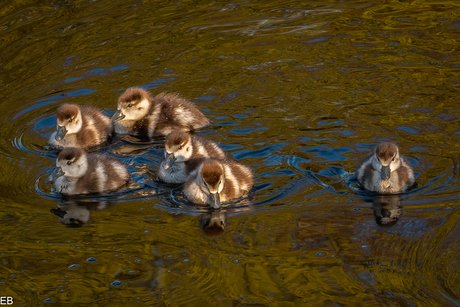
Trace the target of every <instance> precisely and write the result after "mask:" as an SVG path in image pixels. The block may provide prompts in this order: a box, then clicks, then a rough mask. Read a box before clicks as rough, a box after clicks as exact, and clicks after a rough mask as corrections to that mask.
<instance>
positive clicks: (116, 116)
mask: <svg viewBox="0 0 460 307" xmlns="http://www.w3.org/2000/svg"><path fill="white" fill-rule="evenodd" d="M125 117H126V116H125V115H123V113H122V112H121V110H118V111H117V112H115V114H113V116H112V121H113V122H114V123H115V122H117V121H119V120H122V119H123V118H125Z"/></svg>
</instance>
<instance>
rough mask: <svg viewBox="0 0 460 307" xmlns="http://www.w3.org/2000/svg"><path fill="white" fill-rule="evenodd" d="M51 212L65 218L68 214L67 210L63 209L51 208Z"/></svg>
mask: <svg viewBox="0 0 460 307" xmlns="http://www.w3.org/2000/svg"><path fill="white" fill-rule="evenodd" d="M50 212H51V213H52V214H54V215H57V216H59V217H60V218H63V217H64V216H65V215H66V214H67V212H66V211H62V210H61V209H51V210H50Z"/></svg>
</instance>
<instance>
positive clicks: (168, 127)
mask: <svg viewBox="0 0 460 307" xmlns="http://www.w3.org/2000/svg"><path fill="white" fill-rule="evenodd" d="M112 121H113V122H114V126H115V132H116V133H118V134H130V135H134V136H139V137H153V136H159V135H167V134H169V133H171V132H172V131H193V130H196V129H198V128H201V127H204V126H206V125H208V124H209V120H208V119H207V118H206V117H205V116H204V115H203V113H201V112H200V111H199V110H198V109H197V108H196V107H195V105H193V104H192V103H190V102H188V101H187V100H185V99H183V98H181V97H179V96H178V95H177V94H166V93H161V94H159V95H157V96H155V97H153V98H152V97H151V96H150V94H149V93H148V92H147V91H145V90H143V89H141V88H130V89H127V90H126V92H125V93H124V94H123V95H121V96H120V98H118V107H117V112H116V113H115V114H114V115H113V117H112Z"/></svg>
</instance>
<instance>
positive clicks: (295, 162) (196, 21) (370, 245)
mask: <svg viewBox="0 0 460 307" xmlns="http://www.w3.org/2000/svg"><path fill="white" fill-rule="evenodd" d="M459 6H460V4H459V3H458V1H390V0H389V1H384V0H376V1H359V0H356V1H335V0H331V1H321V2H318V1H306V2H290V1H273V2H269V1H265V2H260V1H257V2H256V1H252V2H249V1H246V2H235V3H228V2H221V1H217V2H212V3H208V2H205V1H201V2H197V1H195V2H190V1H175V2H166V1H105V0H101V1H89V0H83V1H65V0H62V1H52V0H48V1H38V2H37V1H30V0H23V1H20V0H17V1H3V2H1V4H0V52H1V60H0V119H1V123H2V126H1V131H0V134H1V137H0V178H1V179H0V191H1V196H0V230H1V234H2V237H3V238H2V240H1V241H0V296H11V297H13V299H14V300H15V303H18V304H26V305H29V306H37V305H41V304H43V305H46V304H47V303H50V304H53V303H54V304H59V303H71V302H72V303H81V304H84V303H91V304H98V305H107V306H108V305H110V306H113V304H121V303H130V304H136V306H137V305H145V306H148V305H150V306H152V305H164V306H178V305H183V306H243V305H249V304H260V305H263V306H459V305H460V262H459V259H460V257H459V256H460V253H459V252H460V247H459V240H460V197H459V192H460V186H459V185H460V182H459V153H458V152H459V147H460V145H459V144H460V142H459V138H460V128H459V117H460V104H459V102H458V96H459V86H460V74H459V71H460V55H459V43H460V30H459V28H460V7H459ZM132 86H140V87H143V88H145V89H148V90H150V92H151V93H152V94H158V93H160V92H164V91H166V92H178V93H180V94H181V95H182V96H183V97H185V98H187V99H190V100H191V101H193V102H194V103H196V104H197V106H198V108H199V109H201V110H202V111H203V112H204V113H205V114H206V116H207V117H208V118H210V119H211V121H212V123H213V124H212V125H211V126H210V127H208V128H206V129H204V130H202V131H200V133H202V134H204V135H205V136H206V137H208V138H209V139H211V140H213V141H216V142H218V143H219V144H221V145H222V147H223V148H224V149H225V150H226V152H227V154H228V155H229V156H230V157H232V158H233V159H235V160H237V161H239V162H240V163H243V164H245V165H248V166H250V167H251V168H252V170H253V171H254V173H255V176H256V188H255V192H254V195H253V196H252V197H251V198H250V199H249V200H246V201H243V202H240V203H237V204H233V205H231V206H228V207H226V208H225V209H224V210H222V211H221V212H208V211H206V210H205V209H204V208H199V207H194V206H192V205H190V204H188V203H186V202H185V201H184V199H183V195H182V193H181V189H180V187H179V188H177V187H172V186H167V185H164V184H161V183H159V182H157V181H156V173H157V164H158V162H159V161H160V159H161V157H162V154H163V140H164V139H162V138H157V139H153V140H151V141H149V142H141V141H139V140H136V139H134V138H129V137H124V138H115V139H114V141H113V142H112V143H111V144H109V145H108V146H103V147H100V148H97V149H96V150H97V151H102V152H107V153H108V154H110V155H112V156H114V157H116V158H117V159H119V160H120V161H122V162H124V163H126V164H128V165H129V166H128V169H129V171H130V173H131V182H130V185H129V186H128V187H126V188H124V189H123V190H122V191H119V192H117V193H112V194H109V195H107V196H100V197H90V198H83V199H77V200H63V199H61V197H60V196H59V195H58V194H56V193H54V192H53V190H52V189H51V186H50V184H49V183H47V182H46V178H47V177H48V176H49V175H50V174H51V172H52V167H53V164H54V160H55V156H56V152H53V151H51V150H49V149H48V148H47V147H46V140H47V138H48V137H49V136H50V134H51V132H52V131H53V129H54V125H55V111H56V108H57V107H58V106H59V105H61V104H62V103H64V102H70V103H77V104H88V105H93V106H96V107H98V108H100V109H102V110H103V112H105V113H106V114H108V115H111V114H113V112H114V111H115V108H116V101H117V97H118V96H119V95H120V94H121V93H123V91H124V90H125V89H126V88H129V87H132ZM382 141H393V142H396V143H397V144H399V145H400V148H401V152H402V154H403V155H405V156H406V157H407V158H408V160H409V161H410V162H411V164H412V165H413V167H414V171H415V173H416V176H417V181H418V185H417V187H416V188H415V189H413V190H411V191H410V192H408V193H404V194H401V195H395V196H375V195H373V194H371V193H366V192H364V191H362V190H360V189H359V187H358V185H357V183H356V180H355V177H354V169H355V166H356V164H357V163H358V161H360V160H361V159H362V158H364V157H365V156H366V155H367V154H368V153H369V152H370V151H371V150H372V148H373V147H374V146H375V145H376V144H378V143H379V142H382ZM76 218H77V219H79V220H81V221H82V222H83V225H81V227H69V226H65V224H68V223H71V222H72V220H74V219H76ZM211 225H214V226H213V227H211ZM216 225H218V226H216Z"/></svg>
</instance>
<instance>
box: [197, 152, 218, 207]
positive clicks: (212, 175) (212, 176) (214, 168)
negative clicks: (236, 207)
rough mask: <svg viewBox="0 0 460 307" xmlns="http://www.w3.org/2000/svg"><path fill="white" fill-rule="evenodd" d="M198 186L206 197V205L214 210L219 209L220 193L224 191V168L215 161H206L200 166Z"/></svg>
mask: <svg viewBox="0 0 460 307" xmlns="http://www.w3.org/2000/svg"><path fill="white" fill-rule="evenodd" d="M198 179H199V181H198V185H199V186H200V188H201V190H202V191H203V192H204V193H205V194H207V195H208V203H209V205H211V207H212V208H214V209H219V208H220V207H221V204H220V193H221V192H222V190H223V189H224V183H225V176H224V167H223V166H222V164H221V163H220V162H219V161H218V160H215V159H207V160H205V161H204V162H203V164H202V165H201V168H200V170H199V176H198Z"/></svg>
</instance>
